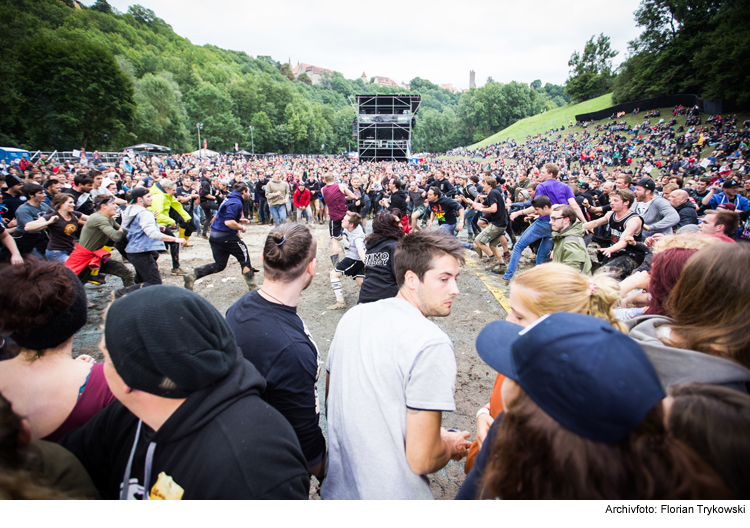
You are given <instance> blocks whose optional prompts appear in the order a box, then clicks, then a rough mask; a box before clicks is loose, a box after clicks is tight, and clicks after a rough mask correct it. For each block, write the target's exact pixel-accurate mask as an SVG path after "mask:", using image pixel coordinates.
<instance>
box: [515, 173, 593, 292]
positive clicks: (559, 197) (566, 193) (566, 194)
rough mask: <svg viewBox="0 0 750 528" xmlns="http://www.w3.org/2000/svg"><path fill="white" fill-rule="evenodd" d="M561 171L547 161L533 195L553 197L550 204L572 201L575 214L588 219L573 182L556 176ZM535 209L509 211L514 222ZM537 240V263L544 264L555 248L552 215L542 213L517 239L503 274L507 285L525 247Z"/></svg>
mask: <svg viewBox="0 0 750 528" xmlns="http://www.w3.org/2000/svg"><path fill="white" fill-rule="evenodd" d="M559 172H560V170H559V169H558V168H557V165H555V164H554V163H547V164H545V165H544V166H543V167H542V169H541V171H539V178H540V179H541V180H542V184H541V185H539V186H538V187H537V188H536V190H535V191H534V196H535V197H539V196H547V197H548V198H549V199H550V202H551V205H560V204H562V205H570V206H571V207H572V208H573V210H574V211H575V212H576V217H577V218H578V219H579V220H580V221H581V222H585V221H586V219H585V218H584V216H583V211H581V208H580V207H579V206H578V202H576V197H575V195H573V191H572V190H571V189H570V186H568V185H565V184H564V183H562V182H561V181H558V180H557V176H558V174H559ZM533 212H534V207H533V206H530V207H527V208H525V209H522V210H520V211H516V212H514V213H511V214H510V221H511V222H512V221H513V220H515V219H516V218H517V217H518V216H521V215H529V214H532V213H533ZM537 240H541V243H540V244H539V249H538V250H537V253H536V263H537V265H539V264H544V262H545V261H546V260H547V257H548V256H549V253H550V251H552V245H553V244H552V228H551V227H550V223H549V216H540V217H539V218H537V219H536V220H535V221H534V223H533V224H531V226H529V228H528V229H526V231H524V232H523V234H522V235H521V237H520V238H519V239H518V241H517V243H516V244H515V245H514V246H513V252H512V254H511V257H510V262H509V263H508V269H507V270H506V271H505V274H504V275H503V283H504V284H505V285H506V286H507V285H508V284H510V279H512V278H513V274H514V273H515V272H516V269H517V268H518V263H519V261H520V260H521V254H522V253H523V250H524V249H526V248H527V247H529V246H530V245H531V244H533V243H534V242H536V241H537Z"/></svg>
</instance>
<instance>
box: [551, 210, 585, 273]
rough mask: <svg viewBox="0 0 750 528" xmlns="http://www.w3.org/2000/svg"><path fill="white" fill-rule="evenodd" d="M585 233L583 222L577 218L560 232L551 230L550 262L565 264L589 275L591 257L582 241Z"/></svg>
mask: <svg viewBox="0 0 750 528" xmlns="http://www.w3.org/2000/svg"><path fill="white" fill-rule="evenodd" d="M585 234H586V232H585V231H584V230H583V224H582V223H581V222H580V221H579V220H576V221H575V223H574V224H573V225H571V226H570V227H569V228H568V229H566V230H565V231H563V232H562V233H556V232H554V231H553V232H552V242H553V243H554V244H555V247H554V249H553V251H554V254H553V255H552V262H560V263H562V264H567V265H568V266H571V267H573V268H575V269H576V270H578V271H580V272H582V273H583V274H585V275H591V258H589V252H588V251H587V250H586V243H585V242H584V241H583V236H584V235H585Z"/></svg>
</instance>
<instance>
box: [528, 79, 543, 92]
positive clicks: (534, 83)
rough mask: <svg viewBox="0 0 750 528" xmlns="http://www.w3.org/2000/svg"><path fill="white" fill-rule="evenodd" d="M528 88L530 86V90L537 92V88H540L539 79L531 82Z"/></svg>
mask: <svg viewBox="0 0 750 528" xmlns="http://www.w3.org/2000/svg"><path fill="white" fill-rule="evenodd" d="M529 86H531V88H532V89H533V90H538V89H539V88H541V87H542V80H541V79H537V80H535V81H534V82H532V83H531V84H530V85H529Z"/></svg>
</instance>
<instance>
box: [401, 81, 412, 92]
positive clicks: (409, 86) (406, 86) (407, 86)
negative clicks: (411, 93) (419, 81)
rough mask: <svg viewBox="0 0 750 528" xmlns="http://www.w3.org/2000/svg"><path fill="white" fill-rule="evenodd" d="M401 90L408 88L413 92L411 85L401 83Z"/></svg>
mask: <svg viewBox="0 0 750 528" xmlns="http://www.w3.org/2000/svg"><path fill="white" fill-rule="evenodd" d="M401 88H406V89H407V90H411V85H410V84H408V83H405V82H402V83H401Z"/></svg>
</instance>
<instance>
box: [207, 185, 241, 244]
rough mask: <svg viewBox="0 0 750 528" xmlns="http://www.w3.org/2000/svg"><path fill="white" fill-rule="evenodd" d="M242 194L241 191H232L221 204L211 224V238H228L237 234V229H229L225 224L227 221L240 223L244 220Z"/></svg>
mask: <svg viewBox="0 0 750 528" xmlns="http://www.w3.org/2000/svg"><path fill="white" fill-rule="evenodd" d="M243 203H244V200H243V199H242V193H241V192H240V191H232V192H230V193H229V195H228V196H227V197H226V199H225V200H224V201H223V202H221V205H220V206H219V209H218V210H217V211H216V216H214V220H213V222H211V237H212V238H226V237H229V236H232V235H236V234H237V230H236V229H232V228H229V227H227V225H226V224H225V223H224V222H226V221H227V220H234V221H235V222H239V221H240V219H241V218H242V212H243V210H244V209H243Z"/></svg>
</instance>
